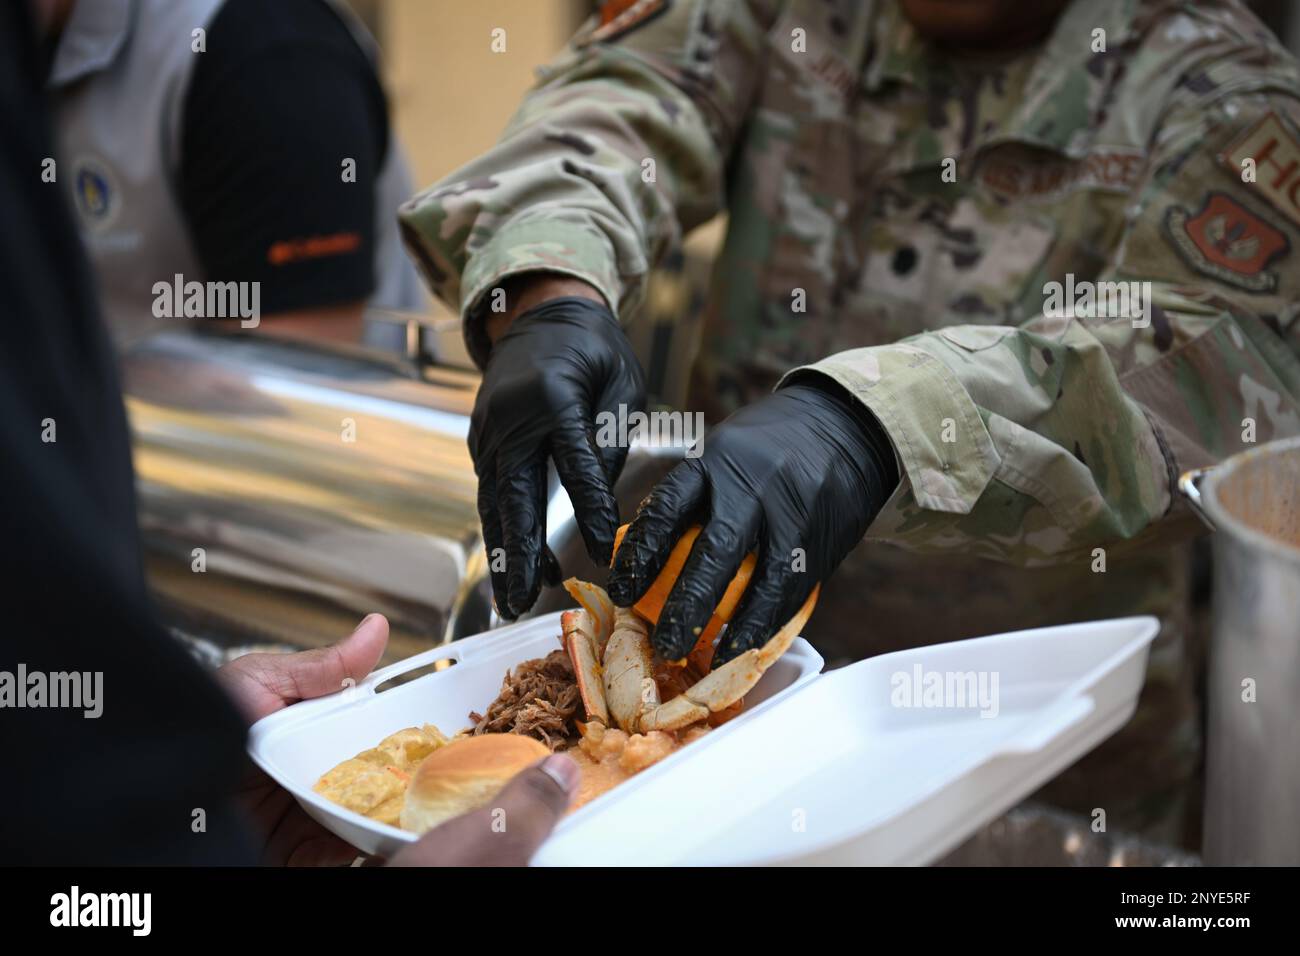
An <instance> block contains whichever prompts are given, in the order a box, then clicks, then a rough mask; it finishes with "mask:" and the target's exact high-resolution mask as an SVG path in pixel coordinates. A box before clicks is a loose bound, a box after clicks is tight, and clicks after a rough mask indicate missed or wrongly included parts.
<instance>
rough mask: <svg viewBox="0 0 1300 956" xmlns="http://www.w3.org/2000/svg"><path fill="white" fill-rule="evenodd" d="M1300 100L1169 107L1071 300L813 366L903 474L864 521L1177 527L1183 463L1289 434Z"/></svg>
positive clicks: (990, 550) (949, 534)
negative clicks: (1128, 201) (1247, 178)
mask: <svg viewBox="0 0 1300 956" xmlns="http://www.w3.org/2000/svg"><path fill="white" fill-rule="evenodd" d="M1298 120H1300V104H1298V103H1297V101H1296V100H1294V99H1291V98H1290V97H1289V96H1288V95H1284V94H1278V93H1268V94H1265V93H1248V94H1243V95H1240V96H1231V97H1226V98H1224V99H1222V100H1220V101H1219V102H1218V103H1217V104H1214V105H1207V104H1205V103H1198V104H1197V105H1196V109H1195V110H1192V109H1190V108H1189V109H1188V110H1186V111H1183V112H1179V111H1174V112H1173V113H1172V114H1171V115H1170V116H1169V117H1168V119H1167V120H1166V121H1165V122H1163V123H1162V124H1161V135H1160V139H1159V142H1160V145H1159V146H1158V147H1157V149H1156V150H1155V152H1154V155H1153V158H1152V161H1151V162H1150V163H1149V164H1148V169H1147V173H1146V176H1145V179H1144V181H1143V182H1142V183H1140V184H1139V186H1138V187H1137V188H1136V191H1135V193H1134V197H1133V198H1134V203H1133V205H1132V206H1131V208H1130V211H1129V216H1130V218H1129V219H1128V224H1127V226H1126V228H1125V231H1124V235H1123V238H1122V241H1121V243H1120V245H1119V246H1118V250H1117V252H1116V253H1115V254H1114V257H1113V261H1112V262H1111V263H1110V265H1109V267H1108V268H1107V269H1106V270H1105V271H1104V272H1103V274H1102V275H1101V276H1099V277H1098V280H1097V281H1096V282H1095V283H1093V284H1092V286H1093V292H1094V302H1095V304H1094V305H1093V306H1092V307H1091V308H1088V307H1087V306H1086V302H1085V301H1083V300H1080V299H1078V298H1077V297H1076V299H1075V301H1076V304H1077V306H1078V307H1077V309H1076V316H1075V317H1071V318H1064V317H1060V316H1059V315H1057V316H1055V317H1053V315H1051V314H1049V313H1051V312H1053V310H1052V309H1051V306H1052V304H1053V303H1052V301H1051V295H1052V291H1053V290H1049V289H1048V288H1045V289H1044V299H1045V308H1044V314H1043V315H1040V316H1036V317H1034V318H1033V319H1031V320H1029V321H1027V322H1025V323H1023V324H1022V325H1020V326H954V327H950V328H945V329H941V330H938V331H934V332H927V333H924V334H921V335H918V336H914V337H912V338H909V339H905V340H902V341H900V342H898V343H895V344H892V345H888V346H883V347H874V348H864V349H856V350H852V351H848V352H843V353H840V354H838V355H834V356H832V357H830V358H827V359H825V360H823V361H821V362H819V363H817V364H815V365H812V366H808V367H807V368H809V369H813V370H816V371H818V372H820V373H823V374H826V375H829V376H831V377H832V378H834V379H836V380H837V381H839V382H840V383H841V384H843V385H844V386H846V387H847V388H848V389H849V390H850V391H851V392H852V393H853V394H854V395H856V396H857V397H858V398H859V399H860V400H861V401H862V402H863V404H865V405H866V406H867V408H868V409H870V410H871V411H872V412H873V413H874V414H875V416H876V417H877V418H878V419H879V421H880V422H881V423H882V425H883V426H884V428H885V429H886V430H887V431H888V432H889V435H890V437H891V438H892V440H893V442H894V445H895V448H896V450H897V452H898V455H899V459H900V462H901V464H902V470H903V472H904V473H905V475H906V478H905V480H904V481H903V482H901V483H900V487H899V489H898V490H897V491H896V492H895V494H894V496H893V497H892V498H891V500H890V501H889V502H888V503H887V505H886V506H885V508H884V510H883V511H882V512H881V514H880V515H879V517H878V518H877V520H876V521H875V523H874V524H873V525H872V527H871V529H870V530H869V532H868V538H872V539H878V540H887V541H891V542H894V543H896V544H899V545H902V546H904V547H906V548H909V549H911V550H916V551H921V552H936V551H962V552H966V553H970V554H976V555H982V556H985V557H989V558H993V559H998V560H1004V561H1010V562H1014V563H1018V564H1026V565H1033V564H1045V563H1052V562H1059V561H1064V560H1074V559H1077V558H1080V557H1082V558H1084V559H1087V557H1088V556H1089V555H1092V554H1094V552H1093V549H1094V548H1097V547H1104V548H1108V549H1109V548H1112V547H1122V546H1126V545H1128V544H1132V545H1137V546H1140V545H1141V544H1144V543H1145V542H1147V541H1149V540H1150V539H1151V538H1152V537H1155V536H1157V535H1159V534H1161V533H1162V532H1170V531H1173V532H1174V533H1177V527H1178V525H1179V524H1181V523H1182V521H1183V520H1186V516H1187V515H1186V509H1184V508H1178V509H1174V508H1173V504H1174V502H1175V497H1176V490H1175V489H1176V480H1177V476H1178V474H1179V473H1180V472H1181V471H1182V470H1185V469H1187V468H1191V467H1198V466H1202V465H1205V464H1209V463H1213V462H1215V461H1217V460H1220V459H1222V458H1223V457H1225V456H1227V455H1231V454H1233V453H1236V452H1238V451H1241V450H1242V449H1243V448H1248V447H1251V445H1252V444H1254V443H1257V442H1266V441H1270V440H1272V439H1274V438H1280V437H1283V436H1288V435H1295V434H1300V402H1298V399H1300V362H1298V361H1297V352H1298V349H1297V318H1300V269H1297V267H1296V263H1295V256H1296V255H1297V254H1300V122H1298ZM1247 159H1249V160H1251V161H1252V162H1251V163H1249V164H1247V163H1245V162H1244V161H1245V160H1247ZM1247 166H1253V167H1254V169H1255V180H1254V181H1253V182H1244V181H1243V178H1242V171H1243V170H1244V169H1245V168H1247ZM1065 292H1068V289H1067V290H1063V293H1065ZM1125 293H1137V294H1139V295H1141V296H1142V299H1141V300H1140V301H1141V302H1142V303H1149V308H1135V303H1137V302H1138V301H1139V300H1137V299H1130V300H1129V302H1128V303H1127V307H1126V304H1125V299H1124V295H1125ZM1076 296H1077V293H1076ZM1063 298H1064V295H1063ZM1090 312H1091V313H1092V314H1088V313H1090ZM791 374H794V373H791Z"/></svg>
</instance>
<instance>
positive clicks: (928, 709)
mask: <svg viewBox="0 0 1300 956" xmlns="http://www.w3.org/2000/svg"><path fill="white" fill-rule="evenodd" d="M1158 629H1159V625H1158V623H1157V621H1156V619H1155V618H1151V617H1133V618H1120V619H1116V620H1109V621H1095V622H1090V623H1086V624H1072V625H1066V626H1061V627H1050V628H1040V629H1037V630H1032V631H1020V632H1016V633H1013V634H1000V635H996V636H994V637H984V638H977V639H974V640H968V641H959V642H955V643H951V644H937V645H932V646H930V647H923V648H917V649H914V650H906V651H897V652H895V653H892V654H885V655H881V656H879V657H874V658H871V659H869V660H865V661H860V662H858V663H856V664H853V665H851V666H849V667H845V668H842V669H839V670H836V671H832V672H830V673H827V674H822V675H819V674H818V672H819V671H820V669H821V666H822V659H821V657H820V656H818V654H817V652H816V651H814V650H813V649H812V647H811V646H810V645H809V644H808V643H807V642H806V641H804V640H802V639H798V640H796V641H795V642H794V644H793V646H792V647H791V648H790V650H789V651H787V652H786V654H785V655H784V656H783V657H782V658H781V659H780V660H779V661H777V662H776V664H774V665H773V666H772V668H771V669H770V670H769V671H768V672H767V673H766V674H765V675H764V676H763V679H762V681H761V682H760V683H759V685H758V686H757V687H756V688H754V690H753V691H751V692H750V694H749V695H748V696H747V697H746V708H745V711H744V712H743V713H742V714H741V715H740V716H739V717H737V718H735V719H734V720H732V721H729V722H728V723H726V724H724V725H723V726H722V727H720V728H718V729H717V730H715V731H713V732H712V733H710V734H709V735H707V736H706V737H704V738H702V739H700V740H698V741H696V742H695V743H692V744H691V745H690V746H688V747H685V748H683V749H681V750H679V751H677V752H675V753H673V754H672V755H670V756H669V757H668V758H666V759H665V760H663V761H662V762H660V763H658V764H656V765H655V766H653V767H650V768H649V769H647V770H645V771H643V772H642V773H640V774H638V775H637V776H636V777H634V778H632V779H631V780H629V781H628V782H626V783H624V784H622V785H620V786H619V787H617V788H616V789H615V790H613V791H611V792H610V793H607V794H605V795H604V796H602V797H600V798H599V799H597V800H595V801H593V802H592V803H590V804H588V805H587V806H585V807H583V808H582V809H580V810H578V811H576V812H575V813H572V814H570V815H569V816H568V817H567V818H566V819H565V820H564V821H563V822H561V824H560V825H559V827H557V828H556V831H555V833H554V834H553V835H552V837H551V838H550V839H549V840H548V841H547V842H546V843H545V844H544V845H543V846H542V848H541V850H540V851H539V852H538V854H537V856H536V857H535V858H534V863H537V864H546V865H552V864H676V863H687V864H689V863H715V864H761V863H803V864H807V863H832V864H835V863H872V864H921V863H926V862H929V861H931V860H934V859H936V858H937V857H939V856H941V855H943V853H945V852H946V851H948V850H949V849H951V848H952V847H954V846H956V845H957V844H958V843H960V842H961V840H962V839H964V838H965V837H966V836H968V835H969V834H971V833H972V832H974V831H975V830H976V829H978V828H979V827H980V826H981V825H983V824H984V823H986V822H987V821H988V820H990V819H992V818H993V817H995V816H997V815H998V814H1000V813H1001V812H1003V811H1004V810H1006V809H1007V808H1008V807H1010V806H1012V805H1013V804H1015V803H1016V802H1017V801H1018V800H1020V799H1021V798H1022V797H1024V796H1026V795H1027V794H1029V793H1031V792H1032V791H1033V790H1035V789H1036V788H1037V787H1038V786H1039V785H1041V784H1042V783H1044V782H1046V781H1047V780H1049V779H1051V778H1052V777H1053V776H1055V775H1056V774H1057V773H1058V772H1060V771H1061V770H1062V769H1064V768H1065V767H1067V766H1069V765H1070V764H1071V763H1073V762H1074V761H1075V760H1077V759H1078V758H1079V757H1080V756H1082V755H1083V754H1084V753H1086V752H1087V751H1089V750H1091V749H1092V748H1093V747H1095V746H1096V745H1097V744H1098V743H1100V742H1101V741H1102V740H1104V739H1105V738H1106V737H1108V736H1109V735H1110V734H1112V733H1114V732H1115V731H1116V730H1117V729H1119V727H1120V726H1122V725H1123V724H1124V723H1125V722H1126V721H1127V720H1128V718H1129V717H1130V716H1131V715H1132V713H1133V710H1134V707H1135V706H1136V703H1137V696H1138V692H1139V691H1140V690H1141V687H1142V682H1143V678H1144V675H1145V671H1146V658H1147V648H1148V645H1149V644H1150V642H1151V640H1152V639H1153V638H1154V637H1155V635H1156V632H1157V631H1158ZM559 633H560V623H559V614H558V613H556V614H550V615H547V616H545V617H541V618H537V619H535V620H531V621H525V622H522V623H519V624H514V625H511V626H509V627H504V628H501V629H499V630H495V631H491V632H489V633H487V634H480V635H478V636H476V637H472V638H467V639H466V640H463V641H458V642H456V643H454V644H450V645H447V646H445V647H439V648H434V649H433V650H430V651H426V652H424V653H422V654H418V655H416V656H414V657H411V658H408V659H407V660H405V661H401V662H399V663H397V664H394V665H392V666H390V667H386V668H383V669H381V670H379V671H376V672H375V673H374V674H371V675H370V676H369V677H368V678H366V679H365V680H364V681H362V682H361V683H359V684H358V685H357V686H356V687H353V688H348V689H346V690H344V691H342V692H340V693H338V694H334V695H331V696H329V697H324V698H320V699H318V700H312V701H305V702H303V703H300V704H295V705H294V706H292V707H288V708H286V709H284V710H282V711H279V712H277V713H275V714H272V715H271V716H269V717H266V718H263V719H262V720H260V721H258V722H257V723H256V724H255V725H254V726H253V728H252V730H251V732H250V737H249V752H250V753H251V754H252V757H253V759H254V760H255V761H256V762H257V763H258V764H259V765H260V766H261V767H262V768H263V769H264V770H265V771H266V772H267V773H268V774H270V775H271V777H273V778H274V779H275V780H276V781H277V782H279V783H280V784H281V785H282V786H283V787H285V788H286V789H287V790H289V791H290V792H291V793H292V794H293V795H294V796H295V797H296V798H297V800H298V802H299V803H301V804H302V806H303V807H304V809H306V811H307V812H308V813H309V814H311V816H312V817H314V818H315V819H316V820H318V821H320V822H321V823H322V824H323V825H324V826H326V827H327V828H328V829H330V830H331V831H333V832H334V833H336V834H338V835H339V836H341V837H342V838H343V839H345V840H347V841H348V842H350V843H351V844H352V845H354V846H356V847H357V848H358V849H360V850H362V851H364V852H367V853H376V854H380V855H384V856H387V855H391V854H392V853H394V852H395V851H396V850H398V849H400V848H401V846H402V845H403V844H405V843H408V842H410V841H412V840H414V839H415V837H414V835H413V834H410V833H406V832H404V831H402V830H398V829H396V828H394V827H389V826H385V825H383V824H380V823H376V822H375V821H373V820H369V819H367V818H365V817H363V816H361V815H359V814H355V813H352V812H351V811H348V810H344V809H343V808H342V807H339V806H337V805H335V804H333V803H331V802H329V801H328V800H325V799H324V798H323V797H320V796H319V795H317V794H316V793H314V792H313V791H312V786H313V784H315V782H316V781H317V780H318V779H319V778H320V776H321V774H323V773H324V772H325V771H327V770H329V769H330V768H331V767H333V766H335V765H336V764H338V763H340V762H342V761H343V760H346V759H348V758H349V757H352V756H355V755H356V754H357V753H360V752H361V751H363V750H367V749H369V748H371V747H373V746H375V745H376V744H377V743H378V742H379V741H380V740H382V739H383V738H384V737H386V736H387V735H389V734H391V733H393V732H394V731H397V730H400V729H401V728H403V727H410V726H419V725H420V724H424V723H431V724H434V725H436V726H437V727H438V728H439V729H441V730H442V731H443V732H445V733H448V734H452V733H455V732H456V731H457V730H460V729H461V728H462V727H464V726H466V725H467V724H468V714H469V712H470V711H471V710H479V711H481V710H482V709H483V708H485V707H486V706H487V705H488V704H489V703H491V702H492V700H493V699H495V697H496V695H497V693H498V692H499V690H500V687H501V679H502V677H503V676H504V674H505V672H506V670H508V669H510V668H513V667H514V666H515V665H517V664H519V663H521V662H522V661H525V660H528V659H529V658H534V657H541V656H544V655H545V654H547V653H549V652H550V651H551V650H554V649H556V648H557V647H558V646H559V641H558V638H559ZM444 658H451V659H453V660H455V661H456V662H457V663H456V665H455V666H453V667H449V668H447V669H444V670H440V671H436V672H432V673H428V674H425V675H423V676H421V677H418V678H416V679H414V680H411V681H410V682H408V683H405V684H400V685H397V686H394V687H391V688H388V689H385V690H383V691H382V692H379V693H376V691H375V689H376V688H377V687H379V686H380V685H381V684H384V683H385V682H388V681H390V680H391V679H392V678H394V677H396V676H398V675H400V674H403V673H406V672H407V671H410V670H414V669H416V668H420V667H427V666H428V665H430V664H432V663H433V662H435V661H438V660H441V659H444ZM936 682H937V684H938V685H945V686H947V687H948V695H947V696H946V697H943V696H942V695H940V696H939V697H933V696H932V697H929V698H927V697H926V696H925V694H924V693H923V692H922V691H921V690H917V691H915V692H913V690H912V688H913V687H917V688H925V687H926V686H930V687H931V691H932V694H933V689H934V687H935V686H936ZM981 682H982V684H981ZM981 686H982V688H983V689H984V692H985V694H986V695H988V696H985V697H983V698H980V699H978V700H977V699H975V698H977V697H978V694H976V693H974V692H975V691H977V690H978V689H979V688H980V687H981ZM959 689H963V690H965V691H967V692H968V697H967V698H966V699H965V700H963V699H962V698H961V697H960V695H959V693H958V691H959ZM993 705H995V706H993ZM982 714H985V715H987V716H982Z"/></svg>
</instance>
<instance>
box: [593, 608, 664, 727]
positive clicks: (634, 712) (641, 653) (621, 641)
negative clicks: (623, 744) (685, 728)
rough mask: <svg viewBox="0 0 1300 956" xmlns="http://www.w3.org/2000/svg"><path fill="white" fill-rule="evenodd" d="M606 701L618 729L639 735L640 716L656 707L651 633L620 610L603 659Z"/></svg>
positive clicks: (656, 689) (628, 612) (624, 610)
mask: <svg viewBox="0 0 1300 956" xmlns="http://www.w3.org/2000/svg"><path fill="white" fill-rule="evenodd" d="M603 668H604V677H605V700H606V702H607V703H608V704H609V712H610V715H611V716H612V717H613V718H614V722H615V723H616V724H618V727H619V729H620V730H626V731H627V732H628V733H629V734H634V733H638V732H639V729H640V723H641V715H642V714H644V713H647V712H648V711H652V710H654V709H655V708H656V707H658V706H659V686H658V685H657V684H656V683H655V679H654V651H653V650H652V649H651V646H650V632H649V629H648V628H647V626H646V622H645V621H643V620H642V619H641V618H640V617H638V616H637V614H636V613H635V612H634V611H631V610H628V609H627V608H619V609H618V610H617V611H616V612H615V615H614V633H613V634H611V635H610V636H609V641H608V642H607V643H606V644H605V656H604V658H603Z"/></svg>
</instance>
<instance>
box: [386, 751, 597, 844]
mask: <svg viewBox="0 0 1300 956" xmlns="http://www.w3.org/2000/svg"><path fill="white" fill-rule="evenodd" d="M578 776H579V772H578V765H577V764H576V763H574V762H573V761H572V760H571V759H570V758H568V757H566V756H564V755H563V754H552V755H551V756H549V757H547V758H545V759H544V760H541V761H539V762H538V763H535V764H533V765H532V766H531V767H529V768H528V769H527V770H524V771H522V772H521V773H519V774H517V775H516V776H515V777H514V778H513V779H512V780H511V781H510V782H509V783H508V784H506V785H505V787H504V788H502V790H501V792H500V793H498V794H497V795H496V796H495V797H494V798H493V799H492V800H491V801H490V802H489V803H488V805H487V806H485V807H483V808H482V809H479V810H475V811H474V812H472V813H467V814H465V815H463V816H459V817H456V818H455V819H454V820H448V821H447V822H446V823H444V824H442V825H441V826H438V827H435V828H434V829H432V830H430V831H429V832H428V833H426V834H425V835H424V836H423V837H421V838H420V840H419V842H418V843H415V844H413V845H411V846H410V847H407V848H406V849H404V850H403V851H402V852H401V853H399V854H397V856H395V857H394V858H393V861H392V862H393V864H394V865H396V866H524V865H526V864H527V863H528V861H529V860H530V859H532V856H533V854H534V853H536V852H537V848H538V847H539V846H541V845H542V843H543V841H545V840H546V838H547V837H548V836H550V835H551V831H552V830H553V829H555V825H556V824H557V823H559V822H560V819H561V818H562V817H563V816H564V814H565V812H566V811H567V810H568V809H569V803H570V801H571V800H572V799H573V795H574V794H575V793H576V792H577V789H578Z"/></svg>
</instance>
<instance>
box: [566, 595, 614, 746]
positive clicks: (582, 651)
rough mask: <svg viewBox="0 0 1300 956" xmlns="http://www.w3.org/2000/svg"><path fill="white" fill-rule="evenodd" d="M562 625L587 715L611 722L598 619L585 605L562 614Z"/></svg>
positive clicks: (588, 717)
mask: <svg viewBox="0 0 1300 956" xmlns="http://www.w3.org/2000/svg"><path fill="white" fill-rule="evenodd" d="M560 628H561V630H562V631H563V635H564V636H563V640H564V650H565V651H566V652H567V653H568V655H569V660H570V661H572V662H573V673H574V674H575V675H576V676H577V679H578V693H579V694H581V695H582V706H583V709H584V710H586V712H587V719H588V720H595V721H599V722H600V723H601V724H603V725H605V726H609V710H608V708H607V707H606V706H605V687H604V684H603V683H602V681H601V666H600V663H599V661H600V651H599V649H598V640H599V639H598V637H597V632H596V625H595V622H594V620H593V619H592V616H591V614H590V613H589V612H588V611H587V610H586V609H585V608H578V609H577V610H575V611H565V612H564V613H563V614H561V615H560Z"/></svg>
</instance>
